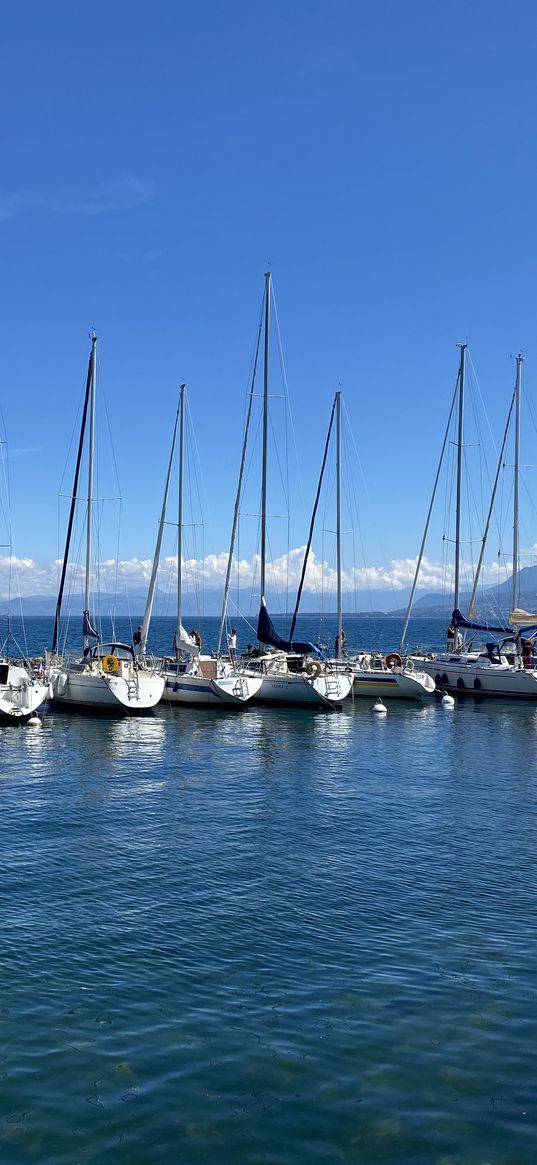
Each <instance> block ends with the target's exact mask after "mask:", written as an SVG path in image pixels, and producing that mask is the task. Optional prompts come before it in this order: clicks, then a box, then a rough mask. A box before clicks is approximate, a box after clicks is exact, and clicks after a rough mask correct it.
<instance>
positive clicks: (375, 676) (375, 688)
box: [353, 668, 435, 700]
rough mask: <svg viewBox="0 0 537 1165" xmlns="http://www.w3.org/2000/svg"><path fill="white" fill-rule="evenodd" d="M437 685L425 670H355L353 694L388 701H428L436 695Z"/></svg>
mask: <svg viewBox="0 0 537 1165" xmlns="http://www.w3.org/2000/svg"><path fill="white" fill-rule="evenodd" d="M434 691H435V683H434V680H431V677H430V676H429V675H427V673H426V672H424V671H423V670H422V671H421V672H418V671H412V672H406V671H405V669H404V668H402V669H400V670H397V671H389V670H388V668H368V669H365V668H364V669H363V668H355V670H354V682H353V692H354V695H355V696H368V697H373V696H374V697H376V698H379V697H381V698H382V699H384V698H386V699H388V700H428V699H430V697H431V696H432V695H433V694H434Z"/></svg>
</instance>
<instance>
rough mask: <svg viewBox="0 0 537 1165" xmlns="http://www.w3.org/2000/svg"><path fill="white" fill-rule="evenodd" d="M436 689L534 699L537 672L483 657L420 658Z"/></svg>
mask: <svg viewBox="0 0 537 1165" xmlns="http://www.w3.org/2000/svg"><path fill="white" fill-rule="evenodd" d="M420 667H421V668H423V670H424V671H426V672H427V673H428V675H430V676H431V677H432V678H433V679H434V681H435V683H436V686H437V688H439V689H440V690H442V691H447V692H456V693H457V694H459V695H464V694H466V695H472V696H480V697H481V696H485V697H496V698H498V699H503V700H512V699H516V700H537V671H534V670H533V669H531V668H520V667H513V666H512V665H511V664H509V663H501V664H488V663H485V662H483V657H482V656H478V657H477V658H475V657H474V658H471V657H470V658H469V659H467V660H466V659H465V657H464V656H449V655H447V654H446V656H444V657H442V656H436V657H434V658H433V659H431V660H427V661H426V660H420Z"/></svg>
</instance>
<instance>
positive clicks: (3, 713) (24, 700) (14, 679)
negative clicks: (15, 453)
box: [0, 442, 50, 724]
mask: <svg viewBox="0 0 537 1165" xmlns="http://www.w3.org/2000/svg"><path fill="white" fill-rule="evenodd" d="M2 445H3V449H6V445H5V443H4V442H2ZM6 455H7V454H6ZM2 456H3V453H2ZM2 471H3V472H2V479H3V480H2V487H3V494H4V505H3V507H2V508H3V509H4V510H5V513H6V524H7V531H6V532H7V535H8V541H7V543H6V549H8V550H9V555H10V558H9V563H10V565H9V572H10V582H9V587H8V604H7V629H6V634H5V638H4V639H3V642H2V643H1V644H0V723H5V724H25V723H27V721H28V720H29V719H30V717H31V716H33V714H34V713H35V712H36V711H37V710H38V709H39V708H40V707H41V705H42V704H43V703H44V702H45V700H46V699H47V697H48V696H49V694H50V693H49V684H48V680H47V678H46V676H45V670H44V667H43V663H42V660H38V659H36V660H32V661H30V660H27V659H23V658H18V659H12V658H10V656H9V654H8V652H9V646H10V644H12V645H13V647H15V648H16V649H17V650H18V653H19V654H20V655H22V651H21V649H20V646H19V644H18V642H17V640H16V638H15V635H14V634H13V629H12V622H11V613H10V604H11V564H12V555H13V545H12V530H11V515H10V497H9V477H8V473H7V468H6V464H5V462H3V461H2Z"/></svg>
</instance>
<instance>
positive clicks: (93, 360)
mask: <svg viewBox="0 0 537 1165" xmlns="http://www.w3.org/2000/svg"><path fill="white" fill-rule="evenodd" d="M90 365H91V380H90V402H89V403H90V431H89V452H88V500H87V509H86V577H85V583H84V610H85V611H87V612H88V619H89V605H90V583H91V536H92V526H93V463H94V455H95V454H94V443H95V385H96V379H97V336H96V335H95V332H92V335H91V357H90ZM89 645H90V636H89V635H88V634H86V633H85V634H84V651H86V650H87V648H88V647H89Z"/></svg>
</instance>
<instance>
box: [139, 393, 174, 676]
mask: <svg viewBox="0 0 537 1165" xmlns="http://www.w3.org/2000/svg"><path fill="white" fill-rule="evenodd" d="M178 423H179V405H178V406H177V413H176V415H175V425H174V427H173V437H172V447H171V450H170V460H169V462H168V472H167V474H166V485H165V486H164V497H163V499H162V509H161V511H160V521H159V526H158V534H157V542H156V546H155V553H154V555H153V567H152V570H151V578H150V580H149V589H148V592H147V602H146V604H145V612H144V619H143V623H142V630H141V636H140V655H141V656H144V655H145V649H146V646H147V637H148V635H149V624H150V622H151V614H152V611H153V600H154V598H155V588H156V584H157V574H158V568H159V562H160V550H161V546H162V536H163V533H164V523H165V521H166V508H167V505H168V494H169V492H170V481H171V476H172V469H173V455H174V453H175V442H176V440H177V426H178Z"/></svg>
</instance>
